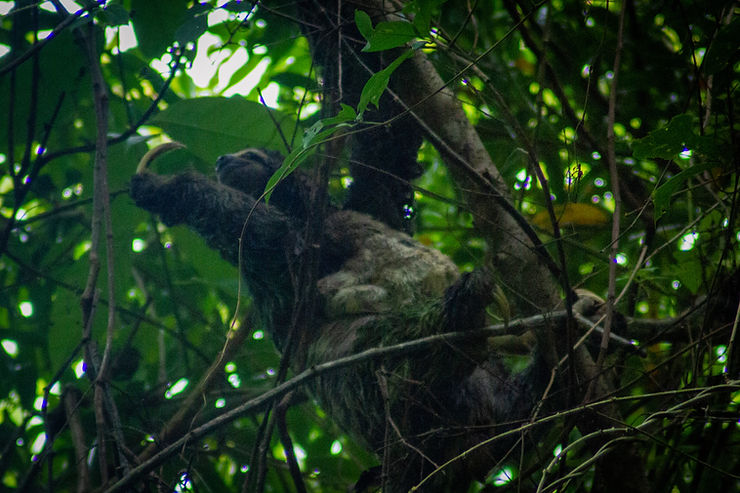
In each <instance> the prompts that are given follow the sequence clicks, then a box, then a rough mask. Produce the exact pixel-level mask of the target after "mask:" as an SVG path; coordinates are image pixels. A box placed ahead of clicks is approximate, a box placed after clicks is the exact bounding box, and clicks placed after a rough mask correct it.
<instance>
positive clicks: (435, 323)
mask: <svg viewBox="0 0 740 493" xmlns="http://www.w3.org/2000/svg"><path fill="white" fill-rule="evenodd" d="M145 159H146V158H145ZM281 162H282V157H281V156H280V155H279V154H278V153H275V152H272V151H265V150H260V149H247V150H244V151H241V152H239V153H236V154H230V155H226V156H222V157H220V158H219V159H218V161H217V166H216V175H217V179H216V180H213V179H211V178H208V177H206V176H204V175H202V174H198V173H195V172H186V173H182V174H178V175H174V176H160V175H157V174H155V173H152V172H150V171H148V170H147V169H146V168H145V166H140V168H139V171H138V172H137V174H136V175H134V177H133V178H132V181H131V188H130V194H131V197H132V198H133V200H134V202H135V203H136V205H138V206H139V207H141V208H143V209H146V210H147V211H150V212H152V213H154V214H156V215H158V216H159V217H160V218H161V221H162V222H163V223H164V224H166V225H168V226H174V225H178V224H184V225H187V226H189V227H190V228H192V229H193V230H195V231H196V232H197V233H198V234H199V235H200V236H202V237H203V238H204V239H205V241H206V242H207V244H208V245H209V246H210V247H211V248H213V249H216V250H218V251H219V252H220V253H221V255H222V256H223V257H224V258H225V259H226V260H228V261H229V262H231V263H232V264H234V265H238V266H239V267H240V269H241V273H242V275H243V277H244V280H245V284H246V285H247V287H248V289H249V291H250V293H251V295H252V297H253V300H254V304H255V307H256V308H257V310H258V312H259V320H260V323H261V324H262V326H263V328H264V329H265V330H266V331H268V333H270V334H271V336H272V338H273V340H274V341H275V343H276V345H277V346H278V348H279V349H280V348H282V347H283V345H284V344H285V341H286V337H287V334H288V332H289V329H290V326H291V319H292V317H291V315H292V309H293V307H294V304H295V302H296V300H295V293H296V289H295V286H293V281H292V279H293V277H294V276H292V275H291V273H292V272H294V270H295V268H296V266H297V263H298V262H299V261H300V259H301V254H302V252H303V250H304V249H305V245H304V244H303V242H302V229H303V227H304V225H305V221H306V217H307V214H308V209H307V206H306V203H307V202H306V198H307V197H308V196H309V193H310V190H311V186H312V185H311V181H310V179H309V178H308V177H307V176H306V175H305V174H304V173H302V172H301V171H300V170H298V171H296V172H294V173H292V174H290V175H288V176H287V177H285V178H284V179H283V180H282V181H281V182H280V183H279V185H278V186H277V187H276V188H275V190H274V192H273V194H272V197H271V198H270V200H269V203H265V202H264V201H262V200H259V198H260V196H261V195H262V192H263V190H264V188H265V185H266V183H267V181H268V179H269V178H270V176H271V175H272V174H273V172H274V171H275V170H276V169H278V167H279V166H280V164H281ZM240 244H241V247H240ZM240 254H241V257H240ZM318 271H319V276H318V281H317V283H316V296H317V300H318V308H317V313H316V314H315V316H314V317H313V319H312V320H310V321H303V323H302V326H301V328H302V330H305V331H307V332H306V333H307V336H308V343H307V344H306V345H305V347H306V349H305V354H304V355H303V357H302V358H295V360H296V361H303V364H305V365H312V364H316V363H320V362H325V361H331V360H334V359H337V358H339V357H343V356H348V355H351V354H354V353H357V352H360V351H362V350H365V349H368V348H371V347H377V346H383V345H390V344H395V343H399V342H402V341H406V340H412V339H415V338H418V337H423V336H428V335H433V334H438V333H443V332H451V331H466V330H472V329H477V328H481V327H483V326H485V325H486V323H487V319H488V315H487V311H486V310H487V307H489V305H491V303H492V301H493V294H492V293H493V290H494V288H495V283H494V281H493V274H492V273H491V271H490V270H489V269H485V268H482V269H478V270H474V271H473V272H469V273H463V274H461V273H460V272H459V271H458V268H457V267H456V266H455V264H454V263H453V262H452V261H451V260H450V259H449V258H448V257H446V256H445V255H443V254H442V253H440V252H438V251H436V250H434V249H431V248H427V247H425V246H424V245H422V244H421V243H419V242H418V241H415V240H414V239H413V238H412V237H410V236H408V235H407V234H406V233H404V232H402V231H399V230H397V229H393V228H391V227H389V226H388V225H386V224H384V223H382V222H380V221H378V220H376V219H373V218H372V217H370V216H368V215H366V214H364V213H360V212H356V211H352V210H341V209H338V208H330V209H329V211H328V213H327V215H326V218H325V221H324V227H323V235H322V238H321V242H320V265H319V266H318ZM300 369H302V368H296V370H300ZM548 376H549V373H548V372H546V370H545V369H544V364H543V363H541V362H540V359H539V358H538V357H537V356H536V355H535V356H534V357H533V361H532V364H531V365H530V366H529V368H527V369H526V370H525V371H523V372H520V373H518V374H513V373H512V372H510V371H509V370H508V368H507V366H506V365H504V364H503V362H502V359H501V357H500V356H499V355H497V354H495V353H493V352H491V351H490V350H488V349H487V346H486V341H485V340H471V341H466V342H462V343H455V344H453V343H445V344H441V345H439V346H435V347H433V348H431V349H429V350H428V351H426V352H425V353H423V354H413V355H407V356H394V357H392V358H391V357H389V358H386V359H381V360H374V361H371V362H367V363H363V364H361V365H360V366H359V367H356V368H351V369H349V370H345V371H339V372H334V373H328V374H325V375H323V376H321V377H320V378H318V379H316V380H315V381H314V382H313V383H312V386H311V388H310V389H309V391H310V392H311V393H312V395H313V396H314V397H315V398H316V400H317V401H318V403H319V404H320V406H321V407H322V408H323V409H324V410H325V411H326V412H327V413H328V415H329V416H330V417H331V418H332V419H333V420H334V421H335V422H336V423H337V424H338V425H339V426H340V427H342V428H343V429H344V430H345V431H346V432H347V433H349V434H350V435H351V436H353V437H354V438H355V439H357V440H358V441H360V443H363V444H364V445H365V446H366V447H368V448H370V449H372V450H373V451H374V452H376V453H377V455H378V456H379V458H381V459H382V461H383V464H384V467H383V473H384V474H385V480H384V483H385V491H389V492H396V491H408V490H409V489H411V488H412V487H414V486H415V485H417V484H419V483H420V482H421V481H422V480H424V479H425V478H427V476H429V475H430V474H431V473H432V472H433V471H435V470H437V469H439V468H440V466H442V465H443V464H445V463H446V462H448V461H450V460H451V459H453V458H455V457H457V456H459V455H460V454H462V453H464V452H467V453H466V455H465V457H464V459H462V460H456V461H453V462H452V463H451V464H449V465H446V466H445V467H443V468H442V469H441V470H439V471H436V473H435V474H433V475H432V476H431V477H429V478H427V481H425V482H424V483H423V485H422V488H421V490H423V491H434V492H437V491H460V489H461V488H462V489H463V490H464V489H465V487H464V486H463V485H465V484H469V483H470V481H472V480H474V479H478V480H482V479H484V478H485V476H486V474H487V473H488V472H489V470H490V469H491V468H492V467H494V466H495V465H496V464H497V463H498V461H500V460H501V459H502V457H504V456H505V455H506V453H507V452H508V451H510V448H511V447H512V446H513V444H514V442H513V440H497V441H494V442H492V443H491V444H490V445H487V446H485V447H476V448H475V449H473V450H471V449H472V448H473V447H474V446H476V445H478V444H479V443H480V442H482V441H483V440H485V439H487V438H490V437H491V436H493V435H495V434H497V433H500V432H501V431H505V430H506V429H510V428H511V427H512V426H513V423H515V422H517V421H521V420H524V419H526V418H528V417H529V416H530V413H531V411H532V409H533V407H534V405H535V403H536V402H537V401H538V400H539V397H540V396H541V393H542V390H543V388H544V384H545V383H546V381H547V378H548Z"/></svg>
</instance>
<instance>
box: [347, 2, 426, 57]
mask: <svg viewBox="0 0 740 493" xmlns="http://www.w3.org/2000/svg"><path fill="white" fill-rule="evenodd" d="M355 24H357V29H358V30H359V31H360V34H362V37H363V38H365V39H366V40H367V44H366V45H365V47H364V48H363V49H362V51H365V52H373V51H384V50H390V49H393V48H398V47H399V46H404V45H405V44H406V43H408V42H409V41H411V40H412V39H414V38H415V37H417V31H416V29H415V28H414V25H413V24H411V23H410V22H406V21H383V22H379V23H378V25H377V26H375V29H373V24H372V21H371V20H370V16H368V15H367V14H366V13H365V12H363V11H362V10H356V11H355Z"/></svg>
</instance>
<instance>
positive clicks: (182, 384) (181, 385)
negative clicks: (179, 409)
mask: <svg viewBox="0 0 740 493" xmlns="http://www.w3.org/2000/svg"><path fill="white" fill-rule="evenodd" d="M189 383H190V380H188V379H187V378H181V379H180V380H178V381H177V382H175V383H174V384H172V386H170V388H169V389H167V391H166V392H165V393H164V398H165V399H172V398H173V397H174V396H176V395H177V394H180V393H181V392H182V391H183V390H185V388H186V387H187V386H188V384H189Z"/></svg>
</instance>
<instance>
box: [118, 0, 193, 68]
mask: <svg viewBox="0 0 740 493" xmlns="http://www.w3.org/2000/svg"><path fill="white" fill-rule="evenodd" d="M189 3H190V2H189V1H188V0H170V1H168V2H152V1H150V0H132V1H131V22H132V23H133V25H134V30H135V31H136V39H137V41H138V43H139V49H141V52H142V53H143V54H144V55H145V56H147V57H150V58H158V57H160V56H161V55H162V53H164V51H165V50H166V49H167V47H168V46H170V45H171V44H172V41H173V40H174V39H175V31H177V29H178V28H179V27H180V26H181V25H182V24H183V23H184V22H185V21H186V19H187V14H186V12H187V6H188V4H189Z"/></svg>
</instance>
